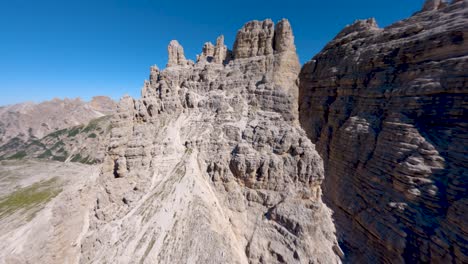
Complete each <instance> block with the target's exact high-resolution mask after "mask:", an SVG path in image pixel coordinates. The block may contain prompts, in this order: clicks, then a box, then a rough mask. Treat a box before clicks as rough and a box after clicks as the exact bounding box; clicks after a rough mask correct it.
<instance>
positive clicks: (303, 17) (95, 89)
mask: <svg viewBox="0 0 468 264" xmlns="http://www.w3.org/2000/svg"><path fill="white" fill-rule="evenodd" d="M423 2H424V0H354V1H353V0H333V1H318V0H317V1H316V0H308V1H306V0H302V1H298V0H282V1H277V0H269V1H256V0H248V1H246V0H237V1H220V0H218V1H212V0H204V1H187V0H177V1H169V0H167V1H157V0H77V1H64V0H41V1H38V0H0V89H1V93H0V105H5V104H12V103H17V102H22V101H36V102H39V101H42V100H48V99H52V98H54V97H59V98H63V97H82V98H83V99H86V100H87V99H89V98H90V97H92V96H93V95H108V96H111V97H113V98H114V99H118V98H120V97H121V96H122V95H124V94H126V93H127V94H130V95H132V96H135V97H139V96H140V89H141V86H142V84H143V81H144V80H145V79H147V78H148V74H149V67H150V66H151V65H154V64H156V65H158V66H159V67H160V68H164V67H165V64H166V61H167V44H168V43H169V41H170V40H171V39H177V40H178V41H179V42H180V43H181V44H182V45H183V47H184V49H185V54H186V56H187V57H188V58H190V59H194V58H195V55H196V54H198V53H200V52H201V48H202V45H203V43H205V42H206V41H212V42H214V41H215V40H216V37H217V36H218V35H221V34H223V35H224V36H225V41H226V44H227V45H228V47H230V48H231V47H232V44H233V42H234V38H235V35H236V32H237V30H238V29H239V28H240V27H241V26H242V25H243V24H244V23H245V22H247V21H249V20H253V19H257V20H262V19H265V18H272V19H273V21H275V22H276V21H278V20H279V19H281V18H283V17H284V18H288V19H289V20H290V22H291V24H292V27H293V31H294V34H295V37H296V46H297V51H298V53H299V57H300V60H301V62H302V63H304V62H306V61H308V60H309V59H310V58H312V57H313V56H314V55H315V54H316V53H318V52H319V51H320V50H321V49H322V48H323V47H324V45H325V44H326V43H327V42H328V41H330V40H331V39H332V38H333V37H334V36H335V35H336V34H337V33H338V32H339V31H340V30H341V29H342V28H343V27H344V26H345V25H347V24H350V23H352V22H353V21H354V20H356V19H365V18H369V17H375V18H376V19H377V22H378V24H379V25H380V26H387V25H389V24H391V23H393V22H396V21H397V20H400V19H403V18H406V17H408V16H410V15H411V14H413V13H414V12H416V11H418V10H420V9H421V7H422V5H423Z"/></svg>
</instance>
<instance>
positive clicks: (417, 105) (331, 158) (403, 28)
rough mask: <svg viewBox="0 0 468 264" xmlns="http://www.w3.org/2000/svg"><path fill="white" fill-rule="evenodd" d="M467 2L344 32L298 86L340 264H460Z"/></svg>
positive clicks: (466, 237)
mask: <svg viewBox="0 0 468 264" xmlns="http://www.w3.org/2000/svg"><path fill="white" fill-rule="evenodd" d="M467 5H468V1H466V0H458V1H453V2H452V3H450V4H448V3H445V2H444V1H427V2H426V4H425V5H424V8H423V10H422V11H421V12H418V13H416V14H414V15H413V16H412V17H410V18H408V19H406V20H403V21H400V22H397V23H395V24H393V25H391V26H389V27H387V28H384V29H382V28H379V27H378V26H377V24H376V21H375V20H374V19H369V20H361V21H356V22H355V23H354V24H352V25H350V26H348V27H346V28H345V29H343V31H342V32H340V33H339V34H338V36H337V37H336V38H335V39H334V40H333V41H332V42H330V43H329V44H328V45H327V46H326V47H325V48H324V49H323V50H322V51H321V52H320V53H319V54H318V55H317V56H315V57H314V58H313V59H312V60H311V61H310V62H308V63H307V64H306V65H305V66H304V68H303V69H302V72H301V74H300V121H301V124H302V125H303V127H304V128H305V130H306V131H307V133H308V135H309V137H310V138H311V139H312V142H314V143H316V144H317V149H318V151H319V153H320V155H321V156H322V158H323V159H324V167H325V182H324V186H323V188H324V194H325V197H326V201H327V202H328V204H329V205H330V206H331V207H332V209H333V210H334V211H335V213H334V218H335V223H336V225H337V231H338V235H339V238H340V240H341V242H342V245H343V248H344V250H345V254H346V261H348V262H351V263H371V262H372V263H376V262H377V263H403V262H407V263H417V262H433V263H467V262H468V246H467V245H468V229H467V227H468V214H467V211H468V199H467V188H468V170H467V164H468V158H467V157H468V155H467V146H468V138H467V129H468V118H467V117H468V105H467V102H468V95H467V94H468V87H467V81H468V76H467V69H468V66H467V65H468V44H467V38H468V6H467Z"/></svg>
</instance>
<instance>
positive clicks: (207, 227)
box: [82, 20, 341, 263]
mask: <svg viewBox="0 0 468 264" xmlns="http://www.w3.org/2000/svg"><path fill="white" fill-rule="evenodd" d="M275 32H276V33H275ZM168 50H169V63H168V67H167V68H166V69H164V70H161V71H159V69H157V68H155V67H152V68H151V72H150V80H149V81H146V82H145V83H144V87H143V89H142V98H141V99H139V100H136V99H133V98H130V97H126V98H123V99H122V100H121V102H120V104H119V109H118V113H117V114H116V118H115V120H114V122H113V128H112V131H111V139H110V144H109V151H108V153H107V157H106V159H105V161H104V164H103V170H102V175H101V177H99V186H100V187H99V188H98V189H99V190H98V194H97V197H98V199H97V201H96V204H95V211H94V212H95V213H93V216H92V219H91V220H90V221H91V224H90V226H91V229H90V230H89V233H88V235H87V236H86V241H85V242H84V243H83V246H82V254H83V258H84V259H93V260H94V261H96V262H112V260H113V259H116V258H119V259H120V260H122V261H123V262H126V261H127V260H131V259H141V262H144V260H145V259H148V260H152V261H153V262H158V263H175V262H176V263H186V262H188V261H189V260H190V261H194V262H197V263H208V262H209V263H261V262H264V263H277V262H280V261H278V260H281V262H286V263H297V262H301V263H309V262H338V261H339V257H338V255H340V254H341V253H340V250H339V247H338V245H337V241H336V239H335V235H334V227H333V223H332V221H331V215H330V211H329V210H328V208H327V207H326V205H325V204H323V202H322V200H321V188H320V183H321V182H322V180H323V169H322V164H321V162H320V157H319V156H318V154H317V152H316V151H315V148H314V146H313V145H312V144H311V142H310V141H309V139H307V137H306V134H305V132H304V131H303V130H302V129H301V128H300V126H299V123H298V122H297V120H298V113H297V109H298V107H297V91H298V87H297V82H296V79H297V76H298V73H299V70H300V65H299V62H298V59H297V55H296V52H295V47H294V37H293V35H292V30H291V26H290V24H289V22H288V21H287V20H282V21H280V22H279V23H278V24H277V25H276V27H275V26H274V24H273V22H272V21H271V20H265V21H252V22H248V23H247V24H246V25H245V26H244V27H243V28H242V29H241V30H239V32H238V35H237V39H236V41H235V45H234V51H233V56H231V55H230V51H229V50H228V49H227V47H226V46H225V44H224V37H223V36H220V37H218V38H217V40H216V45H213V44H211V43H209V42H207V43H206V44H205V45H204V47H203V50H202V54H201V55H200V56H198V59H197V63H194V64H191V63H187V60H186V59H185V56H184V55H183V49H182V47H181V46H180V44H178V42H176V41H172V42H171V43H170V44H169V48H168ZM101 187H102V188H101ZM176 215H177V217H175V216H176ZM173 216H174V217H173ZM311 219H314V221H311ZM127 234H132V235H131V236H128V235H127ZM111 237H116V238H118V240H115V241H114V240H112V239H111ZM182 237H183V239H180V238H182ZM166 238H167V239H166ZM108 239H111V240H112V242H110V243H106V244H103V243H101V242H100V241H103V240H104V241H106V240H108ZM270 241H273V242H270ZM192 242H194V243H192ZM100 252H102V253H100Z"/></svg>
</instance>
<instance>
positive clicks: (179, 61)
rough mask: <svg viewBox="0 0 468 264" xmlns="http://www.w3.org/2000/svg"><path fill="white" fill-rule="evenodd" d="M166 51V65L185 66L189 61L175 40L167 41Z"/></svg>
mask: <svg viewBox="0 0 468 264" xmlns="http://www.w3.org/2000/svg"><path fill="white" fill-rule="evenodd" d="M167 52H168V54H169V60H168V62H167V65H166V67H174V66H186V65H188V64H190V63H191V61H189V60H187V59H186V58H185V54H184V48H183V47H182V45H180V44H179V42H178V41H177V40H172V41H171V42H170V43H169V46H168V47H167Z"/></svg>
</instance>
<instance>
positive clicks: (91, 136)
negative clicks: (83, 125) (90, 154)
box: [88, 133, 97, 138]
mask: <svg viewBox="0 0 468 264" xmlns="http://www.w3.org/2000/svg"><path fill="white" fill-rule="evenodd" d="M88 138H97V135H96V133H91V134H89V135H88Z"/></svg>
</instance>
